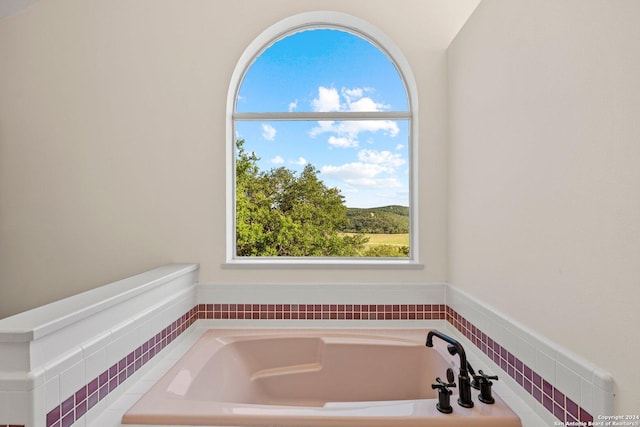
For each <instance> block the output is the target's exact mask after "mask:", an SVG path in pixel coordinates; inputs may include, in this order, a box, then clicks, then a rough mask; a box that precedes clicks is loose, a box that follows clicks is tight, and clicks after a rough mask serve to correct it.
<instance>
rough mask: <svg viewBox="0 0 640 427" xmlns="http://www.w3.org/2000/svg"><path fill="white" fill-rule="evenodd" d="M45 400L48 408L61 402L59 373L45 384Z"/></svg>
mask: <svg viewBox="0 0 640 427" xmlns="http://www.w3.org/2000/svg"><path fill="white" fill-rule="evenodd" d="M44 390H45V395H44V400H45V407H46V408H53V407H55V406H57V405H59V404H60V402H61V399H60V377H58V376H57V375H56V376H55V377H53V378H51V379H50V380H49V381H47V382H46V383H45V384H44Z"/></svg>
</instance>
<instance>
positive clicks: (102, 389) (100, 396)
mask: <svg viewBox="0 0 640 427" xmlns="http://www.w3.org/2000/svg"><path fill="white" fill-rule="evenodd" d="M107 394H109V384H105V385H103V386H101V387H100V390H98V399H99V400H102V399H104V398H105V397H107Z"/></svg>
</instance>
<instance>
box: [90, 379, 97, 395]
mask: <svg viewBox="0 0 640 427" xmlns="http://www.w3.org/2000/svg"><path fill="white" fill-rule="evenodd" d="M97 390H98V378H94V379H93V380H91V382H90V383H89V384H88V385H87V393H88V394H89V395H91V394H93V393H95V392H96V391H97Z"/></svg>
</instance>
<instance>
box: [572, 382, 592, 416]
mask: <svg viewBox="0 0 640 427" xmlns="http://www.w3.org/2000/svg"><path fill="white" fill-rule="evenodd" d="M576 403H578V402H576ZM579 403H580V406H582V407H583V408H584V409H586V410H587V411H589V412H590V413H593V412H591V411H593V383H592V382H591V381H587V380H585V379H584V378H581V379H580V402H579Z"/></svg>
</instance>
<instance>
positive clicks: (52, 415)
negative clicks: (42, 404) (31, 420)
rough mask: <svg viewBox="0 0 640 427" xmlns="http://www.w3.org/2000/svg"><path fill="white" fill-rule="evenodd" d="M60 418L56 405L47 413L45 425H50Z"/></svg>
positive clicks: (48, 426) (49, 426)
mask: <svg viewBox="0 0 640 427" xmlns="http://www.w3.org/2000/svg"><path fill="white" fill-rule="evenodd" d="M58 420H60V406H56V407H55V408H53V409H52V410H51V411H49V413H48V414H47V427H51V426H52V425H53V424H54V423H56V422H57V421H58Z"/></svg>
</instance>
